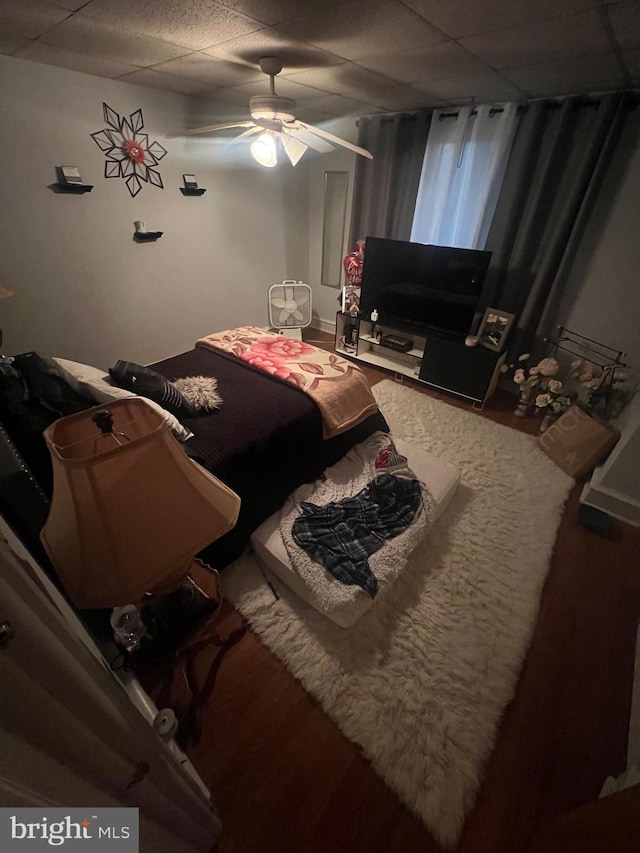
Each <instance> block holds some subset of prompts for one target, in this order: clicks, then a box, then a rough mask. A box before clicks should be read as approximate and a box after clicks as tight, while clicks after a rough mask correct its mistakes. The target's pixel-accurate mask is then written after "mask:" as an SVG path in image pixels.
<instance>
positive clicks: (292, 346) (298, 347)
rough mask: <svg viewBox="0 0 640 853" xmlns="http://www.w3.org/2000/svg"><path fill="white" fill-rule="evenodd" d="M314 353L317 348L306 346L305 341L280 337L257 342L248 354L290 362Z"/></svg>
mask: <svg viewBox="0 0 640 853" xmlns="http://www.w3.org/2000/svg"><path fill="white" fill-rule="evenodd" d="M313 352H315V347H312V346H310V345H309V344H305V343H304V341H297V340H296V339H295V338H285V337H284V335H282V336H280V335H279V336H278V337H277V338H269V339H268V340H264V341H257V343H255V344H253V346H252V347H251V348H250V349H249V351H248V353H247V354H248V355H254V354H255V355H262V356H268V357H269V358H270V359H274V358H275V359H279V360H284V361H290V360H291V359H295V358H298V356H301V355H310V354H311V353H313Z"/></svg>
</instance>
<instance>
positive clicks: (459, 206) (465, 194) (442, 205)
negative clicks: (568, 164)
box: [411, 103, 517, 249]
mask: <svg viewBox="0 0 640 853" xmlns="http://www.w3.org/2000/svg"><path fill="white" fill-rule="evenodd" d="M516 110H517V104H515V103H509V104H505V105H504V108H502V109H501V110H500V111H498V110H496V109H495V108H494V107H491V106H490V105H489V104H483V105H481V106H479V107H475V108H472V107H462V108H461V109H460V110H459V111H458V112H457V114H452V111H451V110H450V109H449V110H437V111H436V112H435V113H434V114H433V119H432V121H431V130H430V132H429V138H428V140H427V148H426V151H425V155H424V161H423V163H422V172H421V175H420V184H419V187H418V197H417V200H416V207H415V212H414V216H413V225H412V228H411V240H412V242H415V243H433V244H434V245H437V246H457V247H459V248H463V249H482V248H484V244H485V241H486V239H487V234H488V232H489V226H490V225H491V219H492V217H493V213H494V210H495V206H496V202H497V200H498V193H499V192H500V187H501V186H502V179H503V178H504V173H505V169H506V166H507V160H508V159H509V153H510V151H511V145H512V143H513V137H514V135H515V130H516V125H517V115H516Z"/></svg>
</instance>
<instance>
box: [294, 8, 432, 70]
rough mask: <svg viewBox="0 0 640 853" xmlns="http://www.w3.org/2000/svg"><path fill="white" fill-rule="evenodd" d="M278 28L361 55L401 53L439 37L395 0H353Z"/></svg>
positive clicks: (347, 55) (339, 51)
mask: <svg viewBox="0 0 640 853" xmlns="http://www.w3.org/2000/svg"><path fill="white" fill-rule="evenodd" d="M280 29H281V30H283V32H285V33H288V34H289V35H290V36H293V37H294V38H298V39H301V40H303V41H308V42H311V43H312V44H315V45H317V46H318V47H321V48H323V49H324V50H328V51H329V52H330V53H335V54H336V55H337V56H343V57H344V58H345V59H356V60H357V59H360V58H361V57H364V56H376V55H378V54H381V53H404V52H407V51H412V50H419V49H421V48H423V47H425V46H427V45H429V44H434V43H435V42H438V41H442V35H441V34H440V33H439V32H438V31H437V30H435V29H433V27H430V26H429V24H427V23H426V22H425V21H422V20H420V18H419V17H418V16H417V15H415V14H414V13H413V12H412V11H411V10H410V9H407V7H406V6H405V5H403V4H402V3H400V2H398V0H352V2H350V3H346V4H344V5H341V6H337V7H336V8H334V9H331V10H330V12H329V13H325V12H318V13H316V14H314V15H309V16H307V17H305V18H299V19H298V20H295V21H292V22H290V23H286V24H281V25H280Z"/></svg>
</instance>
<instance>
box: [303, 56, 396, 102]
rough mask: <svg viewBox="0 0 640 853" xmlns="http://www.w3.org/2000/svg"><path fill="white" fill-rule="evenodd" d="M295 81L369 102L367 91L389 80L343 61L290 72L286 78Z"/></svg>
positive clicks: (387, 83) (386, 83) (386, 84)
mask: <svg viewBox="0 0 640 853" xmlns="http://www.w3.org/2000/svg"><path fill="white" fill-rule="evenodd" d="M288 79H289V80H293V81H294V82H296V83H303V84H306V85H307V86H313V87H314V88H316V89H322V90H323V91H325V92H331V93H333V94H338V95H350V96H351V97H352V98H355V99H356V100H361V101H367V102H369V103H371V99H370V98H369V96H368V93H369V92H370V91H371V90H373V89H379V88H380V87H381V86H388V85H389V83H390V81H389V79H388V78H387V77H383V76H382V75H381V74H376V73H374V72H373V71H369V70H368V69H366V68H361V67H360V66H358V65H355V64H354V63H353V62H343V63H342V65H332V66H331V67H329V68H316V69H313V70H310V71H302V72H300V73H298V74H291V75H290V76H289V78H288Z"/></svg>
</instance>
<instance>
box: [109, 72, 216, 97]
mask: <svg viewBox="0 0 640 853" xmlns="http://www.w3.org/2000/svg"><path fill="white" fill-rule="evenodd" d="M120 79H121V80H123V81H124V82H125V83H136V84H138V85H140V86H149V87H151V88H152V89H162V90H163V91H165V92H178V93H179V94H181V95H195V94H197V93H198V92H202V91H203V90H204V89H205V88H206V85H205V84H204V83H201V82H197V81H196V80H188V79H187V78H186V77H174V76H172V75H171V74H163V73H162V72H160V71H154V69H152V68H141V69H140V70H138V71H133V72H132V73H131V74H125V75H123V76H122V77H120Z"/></svg>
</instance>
